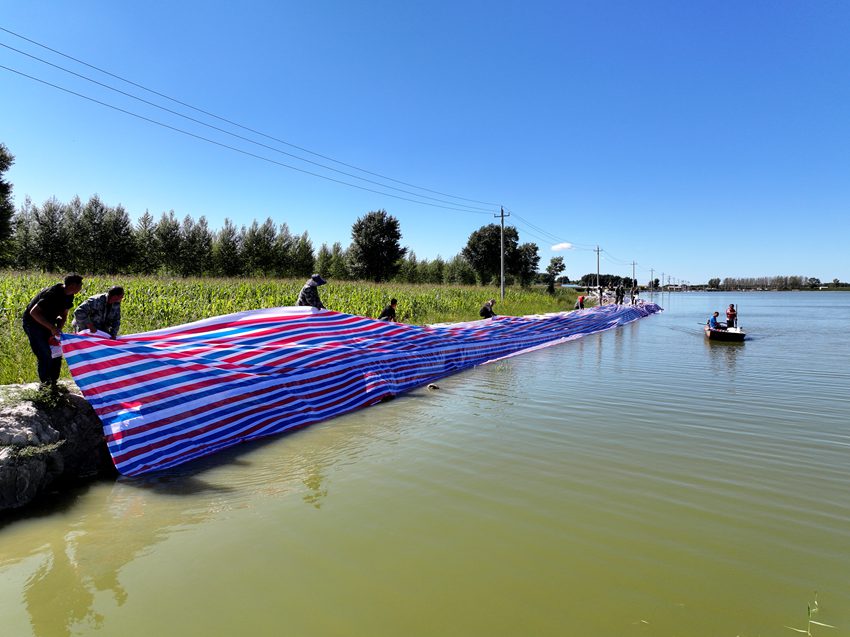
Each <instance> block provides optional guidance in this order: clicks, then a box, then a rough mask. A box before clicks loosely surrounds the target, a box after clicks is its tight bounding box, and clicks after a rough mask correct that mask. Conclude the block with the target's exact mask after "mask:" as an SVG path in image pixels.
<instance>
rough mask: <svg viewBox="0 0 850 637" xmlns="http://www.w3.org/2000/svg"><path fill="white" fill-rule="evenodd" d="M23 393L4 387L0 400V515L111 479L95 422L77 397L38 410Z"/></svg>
mask: <svg viewBox="0 0 850 637" xmlns="http://www.w3.org/2000/svg"><path fill="white" fill-rule="evenodd" d="M72 387H73V386H72ZM26 389H32V386H25V385H6V386H4V387H3V388H2V395H1V396H0V513H2V511H3V510H5V509H14V508H18V507H22V506H24V505H26V504H28V503H30V502H32V501H33V500H34V499H36V498H38V497H39V496H41V495H42V494H44V493H46V492H48V491H56V490H61V489H63V488H65V487H68V486H71V485H73V484H77V483H79V482H80V481H83V480H87V479H91V478H94V477H97V476H105V475H110V476H114V475H115V469H114V467H113V465H112V461H111V459H110V457H109V451H108V450H107V448H106V443H105V441H104V438H103V427H102V425H101V422H100V419H99V418H98V417H97V414H95V412H94V409H92V407H91V405H89V404H88V402H86V400H85V399H84V398H83V397H82V396H81V395H79V394H77V393H73V391H72V392H71V393H63V394H62V395H61V396H60V397H59V398H58V399H57V400H56V401H55V404H51V405H44V404H36V403H33V402H32V401H31V400H27V399H26V395H27V393H26V392H25V391H24V390H26Z"/></svg>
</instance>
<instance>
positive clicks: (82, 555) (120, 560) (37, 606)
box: [0, 478, 213, 637]
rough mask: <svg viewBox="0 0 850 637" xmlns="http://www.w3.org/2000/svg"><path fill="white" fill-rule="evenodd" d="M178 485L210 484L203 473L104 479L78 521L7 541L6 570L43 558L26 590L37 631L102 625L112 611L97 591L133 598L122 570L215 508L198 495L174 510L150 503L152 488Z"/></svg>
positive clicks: (47, 633) (43, 636) (42, 636)
mask: <svg viewBox="0 0 850 637" xmlns="http://www.w3.org/2000/svg"><path fill="white" fill-rule="evenodd" d="M165 485H168V486H165ZM187 485H188V486H187ZM139 486H142V487H143V488H142V489H139V488H138V487H139ZM174 487H176V488H177V491H178V492H183V493H191V494H198V493H200V492H201V491H203V490H204V488H203V486H202V484H201V483H200V481H197V480H187V481H181V482H173V483H171V484H168V481H165V482H164V481H163V480H162V479H161V478H160V479H159V480H157V481H156V482H148V483H146V484H145V483H141V482H140V481H133V482H132V483H126V482H116V483H114V484H113V485H111V486H107V485H102V484H101V485H96V486H95V487H93V488H92V489H90V490H89V491H88V492H87V493H86V512H85V513H82V514H80V515H79V516H78V517H77V518H76V519H75V521H74V522H72V523H71V524H52V525H46V526H42V527H40V528H39V532H38V533H33V534H26V535H25V536H23V537H20V541H19V542H14V543H4V551H3V553H0V569H3V570H7V569H9V568H11V567H12V566H14V565H15V564H17V563H19V562H22V561H24V560H25V559H28V558H33V557H35V558H40V562H39V563H38V566H37V568H36V569H35V571H34V572H33V573H32V574H31V575H30V576H29V577H28V578H27V580H26V583H25V585H24V590H23V600H24V605H25V607H26V609H27V612H28V614H29V617H30V623H31V625H32V629H33V633H34V634H35V635H37V636H38V637H56V636H62V637H65V636H69V635H71V634H72V633H75V632H77V629H78V628H80V627H87V628H90V629H98V628H100V627H101V625H102V623H103V620H104V617H103V616H102V615H101V614H100V613H98V612H96V611H95V609H94V602H95V598H96V596H97V595H98V594H99V593H103V592H109V593H110V594H111V597H112V599H113V600H114V602H115V603H116V604H117V605H118V606H122V605H123V604H124V603H125V602H126V601H127V591H126V590H125V589H124V587H123V586H122V585H121V581H120V572H121V569H122V568H123V567H124V566H126V565H127V564H129V563H130V562H132V561H134V560H135V559H137V558H138V557H140V556H142V555H145V554H147V553H148V552H149V551H150V550H151V547H153V546H155V545H156V544H158V543H159V542H162V541H163V540H164V539H166V538H167V537H169V536H170V535H171V534H172V533H174V532H176V531H177V530H178V529H185V528H186V527H187V526H192V525H195V524H199V523H200V522H203V521H204V520H206V519H207V518H209V517H210V515H212V513H213V510H212V509H211V508H209V507H200V508H199V507H198V503H197V501H196V500H194V499H190V500H182V499H176V500H174V501H172V503H171V505H170V508H171V510H170V511H168V512H165V513H164V512H163V511H162V510H157V511H156V512H154V513H152V514H148V505H149V504H150V502H149V497H148V494H147V493H146V492H145V490H146V489H148V488H150V489H154V490H159V491H169V490H171V489H173V488H174ZM190 502H191V504H190ZM166 506H167V505H166ZM22 544H23V546H21V545H22Z"/></svg>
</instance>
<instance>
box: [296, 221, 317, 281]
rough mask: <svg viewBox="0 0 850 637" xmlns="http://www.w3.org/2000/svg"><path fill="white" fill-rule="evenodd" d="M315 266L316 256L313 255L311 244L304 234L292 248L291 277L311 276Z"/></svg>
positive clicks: (308, 236) (307, 236) (307, 235)
mask: <svg viewBox="0 0 850 637" xmlns="http://www.w3.org/2000/svg"><path fill="white" fill-rule="evenodd" d="M315 266H316V255H315V254H314V253H313V242H312V241H310V235H309V234H307V232H304V233H303V234H302V235H301V236H300V237H298V239H296V241H295V245H294V246H293V247H292V266H291V267H292V276H297V277H307V276H310V275H311V274H313V269H314V268H315Z"/></svg>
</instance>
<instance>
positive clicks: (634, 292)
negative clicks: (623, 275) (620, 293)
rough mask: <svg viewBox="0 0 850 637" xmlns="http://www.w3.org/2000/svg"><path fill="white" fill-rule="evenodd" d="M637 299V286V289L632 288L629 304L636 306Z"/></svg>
mask: <svg viewBox="0 0 850 637" xmlns="http://www.w3.org/2000/svg"><path fill="white" fill-rule="evenodd" d="M637 297H638V289H637V286H635V287H633V288H632V290H631V293H630V295H629V302H630V303H631V304H632V305H634V304H635V303H637Z"/></svg>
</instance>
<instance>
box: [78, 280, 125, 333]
mask: <svg viewBox="0 0 850 637" xmlns="http://www.w3.org/2000/svg"><path fill="white" fill-rule="evenodd" d="M123 300H124V288H122V287H121V286H120V285H114V286H112V287H111V288H109V291H107V292H103V293H101V294H95V295H94V296H90V297H89V298H87V299H86V300H85V301H83V302H82V303H80V305H79V307H77V309H76V310H74V320H73V321H72V322H71V326H72V327H73V328H74V330H75V331H77V332H82V331H83V330H89V331H90V332H92V333H94V332H97V331H101V332H106V333H107V334H109V335H110V336H111V337H112V338H113V339H116V338H118V329H119V328H120V327H121V301H123Z"/></svg>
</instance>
